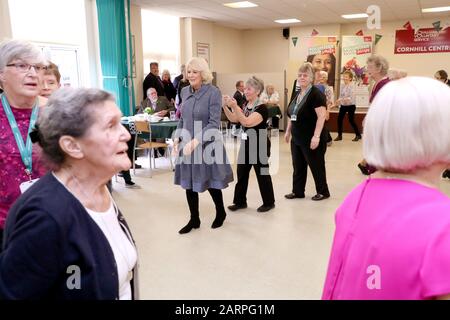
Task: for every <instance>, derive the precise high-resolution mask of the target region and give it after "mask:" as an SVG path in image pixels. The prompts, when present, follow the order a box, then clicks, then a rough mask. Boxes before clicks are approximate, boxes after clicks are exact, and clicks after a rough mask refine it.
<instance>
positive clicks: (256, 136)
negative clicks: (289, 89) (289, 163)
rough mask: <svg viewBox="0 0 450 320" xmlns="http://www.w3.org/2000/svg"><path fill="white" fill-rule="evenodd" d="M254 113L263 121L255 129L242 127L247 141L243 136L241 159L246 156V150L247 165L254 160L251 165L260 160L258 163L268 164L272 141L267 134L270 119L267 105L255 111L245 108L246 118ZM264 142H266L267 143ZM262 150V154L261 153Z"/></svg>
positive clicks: (255, 108)
mask: <svg viewBox="0 0 450 320" xmlns="http://www.w3.org/2000/svg"><path fill="white" fill-rule="evenodd" d="M253 112H256V113H259V114H260V115H261V117H262V118H263V120H262V121H261V122H260V123H258V124H257V125H256V126H253V127H244V126H242V130H243V131H244V133H245V134H246V135H247V139H246V140H244V139H242V136H241V148H240V150H239V157H242V156H244V153H243V150H245V163H249V160H250V161H251V160H252V159H253V160H254V161H251V162H250V163H256V162H255V161H256V159H258V162H262V163H263V164H266V163H267V160H268V157H269V156H270V140H269V137H268V134H267V119H268V118H269V112H268V110H267V105H266V104H260V105H259V106H256V107H254V108H253V109H247V107H245V108H244V113H245V115H246V116H249V115H250V114H252V113H253ZM260 141H261V142H260ZM263 141H265V143H264V142H263ZM244 146H245V147H244ZM261 148H263V149H261ZM264 149H265V150H264ZM260 150H261V153H260V152H259V151H260ZM241 153H242V154H241ZM257 156H258V157H257Z"/></svg>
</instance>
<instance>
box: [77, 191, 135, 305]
mask: <svg viewBox="0 0 450 320" xmlns="http://www.w3.org/2000/svg"><path fill="white" fill-rule="evenodd" d="M85 209H86V211H87V212H88V213H89V215H90V216H91V218H92V219H93V220H94V221H95V222H96V223H97V225H98V226H99V228H100V229H101V230H102V231H103V234H104V235H105V237H106V239H108V242H109V245H110V246H111V249H112V251H113V253H114V259H115V260H116V264H117V272H118V275H119V299H120V300H131V297H132V296H131V283H130V280H131V278H130V275H131V274H130V272H131V271H132V270H133V268H134V266H135V265H136V262H137V252H136V249H135V247H134V246H133V244H132V243H131V242H130V240H129V239H128V237H127V236H126V234H125V233H124V232H123V230H122V228H121V227H120V224H119V220H118V218H117V214H116V211H115V209H114V204H113V200H112V199H111V206H110V208H109V209H108V211H106V212H96V211H93V210H90V209H88V208H85Z"/></svg>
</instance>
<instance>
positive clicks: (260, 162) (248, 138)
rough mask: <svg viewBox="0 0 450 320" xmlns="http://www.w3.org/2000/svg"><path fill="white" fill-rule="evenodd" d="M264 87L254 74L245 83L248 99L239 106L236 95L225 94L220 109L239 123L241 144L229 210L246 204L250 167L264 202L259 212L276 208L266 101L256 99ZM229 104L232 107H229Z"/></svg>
mask: <svg viewBox="0 0 450 320" xmlns="http://www.w3.org/2000/svg"><path fill="white" fill-rule="evenodd" d="M263 90H264V82H263V81H262V80H261V79H259V78H257V77H255V76H253V77H251V78H249V79H248V80H247V81H246V83H245V88H244V93H245V97H246V98H247V102H246V104H245V106H244V110H242V109H241V108H240V107H239V105H238V104H237V101H236V100H235V99H231V98H230V97H229V96H225V97H224V100H225V101H224V102H225V104H224V105H223V110H224V112H225V115H226V116H227V117H228V120H230V121H231V122H239V123H240V124H241V126H242V130H243V132H242V133H241V146H240V148H239V156H238V165H237V176H238V181H237V183H236V187H235V189H234V198H233V204H232V205H231V206H228V209H230V210H231V211H236V210H239V209H244V208H247V189H248V180H249V176H250V170H251V169H252V167H253V168H254V170H255V174H256V179H257V180H258V187H259V192H260V193H261V198H262V201H263V204H262V205H261V206H260V207H259V208H258V209H257V211H258V212H267V211H269V210H271V209H273V208H275V196H274V192H273V185H272V178H271V177H270V173H269V157H270V140H269V137H268V134H267V119H268V117H269V112H268V110H267V105H266V104H265V103H262V101H260V100H259V97H260V95H261V93H262V91H263ZM229 108H231V110H230V109H229Z"/></svg>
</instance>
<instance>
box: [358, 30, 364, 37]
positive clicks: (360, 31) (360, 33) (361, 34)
mask: <svg viewBox="0 0 450 320" xmlns="http://www.w3.org/2000/svg"><path fill="white" fill-rule="evenodd" d="M356 35H357V36H363V35H364V33H363V31H362V30H359V31H358V32H357V33H356Z"/></svg>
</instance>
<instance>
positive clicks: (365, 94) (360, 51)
mask: <svg viewBox="0 0 450 320" xmlns="http://www.w3.org/2000/svg"><path fill="white" fill-rule="evenodd" d="M372 54H373V47H372V36H343V37H342V52H341V66H342V68H341V70H340V77H341V87H342V86H343V85H344V80H343V73H344V72H345V71H350V72H351V73H352V74H353V83H354V90H355V91H354V92H355V96H356V106H358V107H367V106H368V105H369V76H368V75H367V66H366V61H367V58H368V57H369V56H371V55H372Z"/></svg>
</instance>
